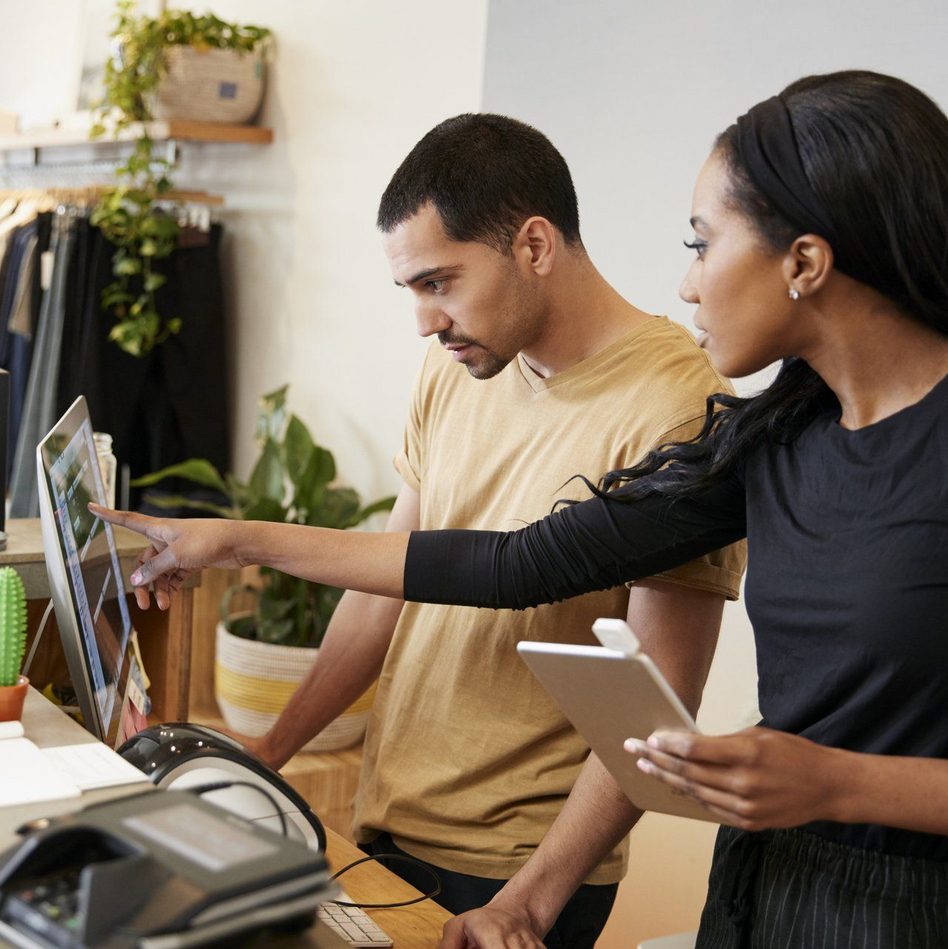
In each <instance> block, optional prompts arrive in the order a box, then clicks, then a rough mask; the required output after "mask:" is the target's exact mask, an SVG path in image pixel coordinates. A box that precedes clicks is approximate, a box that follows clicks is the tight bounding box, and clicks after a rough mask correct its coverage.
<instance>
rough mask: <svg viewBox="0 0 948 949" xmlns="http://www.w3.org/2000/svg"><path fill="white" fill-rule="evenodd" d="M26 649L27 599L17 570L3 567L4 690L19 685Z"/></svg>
mask: <svg viewBox="0 0 948 949" xmlns="http://www.w3.org/2000/svg"><path fill="white" fill-rule="evenodd" d="M25 648H26V595H25V594H24V592H23V581H22V580H21V579H20V575H19V574H18V573H17V572H16V570H14V569H13V567H0V686H9V685H16V684H17V681H18V679H19V677H20V668H21V666H22V665H23V652H24V649H25Z"/></svg>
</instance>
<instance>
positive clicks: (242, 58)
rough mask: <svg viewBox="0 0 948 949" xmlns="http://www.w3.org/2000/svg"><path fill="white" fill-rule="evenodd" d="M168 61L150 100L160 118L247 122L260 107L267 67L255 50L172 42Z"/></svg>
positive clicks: (166, 57) (153, 110) (186, 120)
mask: <svg viewBox="0 0 948 949" xmlns="http://www.w3.org/2000/svg"><path fill="white" fill-rule="evenodd" d="M165 65H166V67H167V74H166V75H165V76H164V77H162V79H161V82H160V83H159V84H158V88H157V90H156V91H155V93H154V94H153V95H151V96H149V97H148V100H147V105H148V109H149V111H150V112H151V114H152V116H153V117H154V118H155V119H158V120H159V121H163V122H170V121H172V120H176V121H179V122H222V123H225V124H227V125H246V124H247V123H248V122H250V121H251V120H252V119H253V118H254V116H255V115H256V114H257V112H258V111H259V109H260V103H261V102H262V101H263V92H264V85H265V82H266V70H265V68H264V62H263V59H262V58H261V57H260V55H259V54H257V53H239V52H237V50H233V49H196V48H195V47H193V46H172V47H169V48H168V49H167V50H165Z"/></svg>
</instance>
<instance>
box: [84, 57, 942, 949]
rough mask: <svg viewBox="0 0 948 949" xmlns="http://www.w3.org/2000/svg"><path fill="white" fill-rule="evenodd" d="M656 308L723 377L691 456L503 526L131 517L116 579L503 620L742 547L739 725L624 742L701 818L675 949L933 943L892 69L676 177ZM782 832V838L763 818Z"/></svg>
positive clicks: (933, 334)
mask: <svg viewBox="0 0 948 949" xmlns="http://www.w3.org/2000/svg"><path fill="white" fill-rule="evenodd" d="M692 224H693V226H694V228H695V234H696V237H695V241H694V242H693V244H691V245H689V246H692V247H693V248H694V249H695V251H696V259H695V261H694V262H693V263H692V265H691V268H690V270H689V271H688V275H687V276H686V278H685V281H684V284H683V286H682V291H681V292H682V296H683V297H684V298H685V299H686V300H688V301H689V302H692V303H695V304H697V305H698V309H697V312H696V314H695V324H696V326H698V327H699V329H700V331H701V333H700V336H699V342H700V344H701V345H702V346H703V347H704V348H705V349H706V350H707V352H708V354H709V356H710V357H711V359H712V361H713V362H714V364H715V367H716V368H717V369H718V370H719V371H720V372H721V373H722V374H724V375H728V376H745V375H748V374H750V373H752V372H755V371H757V370H759V369H762V368H763V367H765V366H767V365H769V364H770V363H772V362H774V361H775V360H778V359H781V360H783V368H782V369H781V371H780V373H779V375H778V377H777V379H776V380H775V382H774V383H773V384H772V385H771V386H770V387H769V388H768V389H766V390H765V391H764V392H763V393H761V394H760V395H758V396H756V397H754V398H750V399H738V398H732V397H727V396H721V397H719V398H718V399H717V400H716V403H715V404H713V405H711V406H710V407H709V415H708V421H707V424H706V426H705V429H704V432H703V433H702V435H701V436H700V437H699V438H698V439H697V440H696V441H695V442H694V443H692V444H688V445H670V446H665V447H664V448H663V449H661V450H660V451H658V452H656V453H653V454H652V455H651V456H649V457H648V458H646V459H645V460H644V461H643V462H642V463H641V464H639V465H638V466H636V467H635V468H633V469H631V470H628V471H617V472H612V473H610V474H609V475H608V476H607V477H606V479H605V482H604V485H603V490H602V491H599V490H596V493H597V496H596V497H595V498H593V499H591V500H589V501H586V502H584V503H581V504H576V505H573V506H570V507H565V508H563V509H561V510H559V511H557V512H556V513H554V514H552V515H551V516H549V517H548V518H546V519H544V520H543V521H540V522H537V523H536V524H532V525H530V526H529V527H527V528H524V529H523V530H520V531H516V532H511V533H501V532H487V531H483V532H481V531H472V532H467V531H437V532H430V533H422V532H418V533H415V534H412V535H411V536H410V538H409V537H408V536H406V535H398V534H385V535H364V534H361V535H360V534H336V533H334V532H329V531H320V533H319V535H318V536H317V535H316V534H314V533H313V531H314V529H311V528H296V527H287V526H285V525H274V524H246V523H244V524H233V523H221V522H208V521H152V520H149V519H145V518H141V517H140V516H138V515H128V514H121V513H108V512H104V511H101V509H96V513H100V514H101V516H103V517H106V518H107V519H109V520H112V521H113V522H116V523H124V524H127V525H128V526H130V527H133V528H136V529H138V530H141V531H142V532H143V533H145V534H146V535H147V536H148V537H149V538H150V539H151V541H152V547H151V548H150V550H149V551H148V552H147V554H146V555H145V556H144V557H143V558H142V565H141V567H140V568H139V569H138V570H137V571H136V574H135V575H133V578H132V579H133V582H134V583H136V584H138V585H139V587H140V588H139V590H138V591H137V595H138V596H139V598H140V600H141V601H142V602H143V603H144V604H147V596H148V594H147V593H146V592H145V590H144V588H143V587H141V585H142V584H145V583H148V582H149V581H151V580H154V579H156V578H157V579H158V581H159V582H158V584H157V586H156V591H157V592H156V595H157V597H158V600H159V605H162V606H166V605H167V601H168V597H169V596H170V595H171V594H173V592H174V591H175V590H176V589H177V586H178V585H179V584H180V582H181V580H182V579H183V577H184V576H185V575H186V574H187V572H189V571H191V570H193V569H199V568H201V567H203V566H207V565H210V564H217V565H228V566H231V565H235V564H243V563H264V564H267V565H269V566H274V567H277V568H279V569H281V570H287V571H289V572H292V573H297V574H299V575H301V576H306V577H308V578H312V579H318V580H320V581H323V582H327V583H332V584H336V585H339V586H346V587H351V588H356V589H361V590H365V591H367V592H372V593H381V594H383V595H390V596H402V595H404V596H405V598H406V599H410V600H411V599H414V600H424V601H431V602H445V603H456V604H469V605H478V606H490V607H495V608H503V607H507V608H511V607H512V608H517V609H519V608H524V607H528V606H532V605H535V604H538V603H542V602H550V601H553V600H558V599H562V598H565V597H568V596H573V595H577V594H579V593H583V592H587V591H589V590H593V589H606V588H609V587H612V586H616V585H618V584H620V583H622V582H624V581H627V580H630V579H636V578H640V577H644V576H649V575H651V574H654V573H657V572H660V571H662V570H665V569H668V568H669V567H671V566H673V565H676V564H679V563H683V562H686V561H688V560H690V559H692V558H694V557H696V556H699V555H701V554H704V553H707V552H708V551H710V550H714V549H716V548H718V547H721V546H724V545H726V544H729V543H731V542H733V541H735V540H737V539H739V538H741V537H743V536H745V535H746V536H747V538H748V558H749V568H748V580H747V587H746V590H747V593H746V596H747V605H748V612H749V614H750V616H751V619H752V621H753V625H754V629H755V636H756V640H757V650H758V668H759V679H760V682H759V693H760V707H761V711H762V713H763V723H762V724H763V725H764V726H765V727H761V728H755V729H749V730H747V731H745V732H743V733H741V734H739V735H734V736H725V737H719V738H711V737H694V736H684V735H674V734H664V735H662V734H659V735H655V736H652V738H651V739H650V740H649V743H648V744H647V745H643V744H642V743H635V742H633V743H631V744H630V746H629V750H630V752H632V753H634V754H636V755H638V756H639V759H640V760H639V766H640V767H641V768H643V770H645V771H647V772H648V773H649V774H652V775H654V776H655V777H656V779H657V780H662V781H665V782H667V783H668V784H670V785H672V786H673V787H676V788H678V789H679V790H680V791H681V792H682V793H685V794H689V795H692V796H693V797H694V798H695V799H696V800H698V801H700V802H701V803H702V804H703V805H704V806H705V807H707V808H708V809H709V810H710V811H711V812H712V813H713V814H714V815H715V816H716V817H717V818H719V819H720V820H721V821H722V822H724V823H725V824H726V825H730V826H724V827H722V828H721V831H720V834H719V837H718V843H717V846H716V848H715V856H714V863H713V868H712V873H711V880H710V891H709V899H708V904H707V906H706V909H705V912H704V915H703V917H702V923H701V932H700V936H699V940H698V945H699V946H700V947H702V949H717V947H725V946H728V947H730V946H755V947H756V946H775V947H776V946H780V947H796V946H799V947H812V946H820V945H826V946H837V945H853V946H892V947H896V946H898V947H900V949H901V947H905V946H916V945H920V946H945V945H948V809H946V808H945V807H943V806H942V801H943V800H944V799H945V798H946V797H948V761H946V760H945V759H946V758H948V678H946V676H945V675H944V673H943V669H944V668H945V665H946V660H948V638H946V637H945V635H944V629H943V626H944V620H943V617H944V616H946V615H948V119H946V117H945V116H944V115H943V114H942V113H941V112H940V111H939V109H938V108H937V107H936V106H935V105H934V103H932V102H931V101H930V100H929V99H928V98H927V97H925V96H924V95H923V94H922V93H921V92H919V91H918V90H917V89H914V88H913V87H911V86H909V85H907V84H906V83H904V82H901V81H899V80H896V79H892V78H889V77H885V76H880V75H877V74H873V73H866V72H847V73H836V74H832V75H827V76H815V77H810V78H807V79H803V80H800V81H799V82H796V83H794V84H793V85H791V86H789V87H788V88H787V89H786V90H784V92H783V93H781V95H780V96H779V97H775V98H774V99H770V100H768V101H766V102H763V103H761V104H759V105H758V106H755V107H754V108H753V109H751V111H750V112H749V113H747V114H746V115H745V116H742V117H741V118H740V119H739V120H738V122H737V124H736V125H735V126H732V127H731V128H729V129H727V130H726V131H725V132H724V133H723V134H722V135H721V137H720V138H719V140H718V142H717V143H716V146H715V149H714V151H713V153H712V155H711V157H710V158H709V160H708V162H707V163H706V165H705V167H704V168H703V169H702V172H701V175H700V177H699V179H698V182H697V185H696V188H695V196H694V208H693V217H692ZM801 827H802V828H803V829H788V828H801Z"/></svg>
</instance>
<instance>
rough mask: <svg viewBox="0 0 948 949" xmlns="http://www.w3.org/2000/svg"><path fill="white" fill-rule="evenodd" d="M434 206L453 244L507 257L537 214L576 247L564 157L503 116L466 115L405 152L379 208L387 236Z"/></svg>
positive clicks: (575, 212)
mask: <svg viewBox="0 0 948 949" xmlns="http://www.w3.org/2000/svg"><path fill="white" fill-rule="evenodd" d="M428 203H431V204H432V205H434V207H435V208H436V209H437V211H438V214H439V215H440V217H441V222H442V224H443V226H444V229H445V232H446V233H447V235H448V237H449V238H451V240H455V241H479V242H480V243H482V244H487V245H489V246H490V247H493V248H494V249H495V250H499V251H501V252H502V253H508V252H509V251H510V247H511V244H512V242H513V238H514V236H515V235H516V233H517V231H518V230H519V229H520V227H521V226H522V225H523V222H524V221H526V220H527V219H528V218H530V217H533V216H535V215H537V216H540V217H545V218H546V219H547V220H548V221H549V222H550V223H551V224H553V225H554V226H555V227H557V228H558V229H559V231H560V232H561V233H562V235H563V238H564V239H565V241H566V243H567V244H581V243H582V242H581V241H580V237H579V210H578V208H577V205H576V191H575V189H574V188H573V179H572V178H571V177H570V173H569V168H568V167H567V165H566V162H565V161H564V160H563V156H562V155H561V154H560V153H559V152H558V151H557V150H556V149H555V148H554V147H553V143H552V142H550V140H549V139H548V138H547V137H546V136H545V135H543V134H542V133H541V132H538V131H537V130H536V129H535V128H533V127H532V126H530V125H527V124H526V123H524V122H518V121H517V120H516V119H511V118H508V117H507V116H505V115H492V114H491V113H479V114H473V113H467V114H465V115H457V116H455V117H454V118H453V119H446V120H445V121H444V122H442V123H441V124H440V125H436V126H435V127H434V128H433V129H432V130H431V131H430V132H429V133H428V134H427V135H425V137H424V138H423V139H422V140H421V141H420V142H419V143H418V144H417V145H416V146H415V147H414V148H413V149H412V150H411V151H410V152H409V153H408V157H407V158H406V159H405V160H404V161H403V162H402V163H401V165H400V166H399V169H398V171H396V172H395V174H394V175H393V176H392V180H391V181H390V182H389V184H388V187H387V188H386V189H385V193H384V194H383V195H382V201H381V203H380V204H379V213H378V220H377V224H378V226H379V228H380V229H381V230H382V231H383V232H384V233H388V232H389V231H391V230H393V229H394V228H395V227H397V226H398V225H399V224H401V223H403V222H404V221H407V220H408V219H409V218H410V217H412V216H413V215H414V214H417V213H418V211H419V210H421V208H422V207H423V206H424V205H426V204H428Z"/></svg>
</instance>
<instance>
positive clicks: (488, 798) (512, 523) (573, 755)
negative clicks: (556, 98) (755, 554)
mask: <svg viewBox="0 0 948 949" xmlns="http://www.w3.org/2000/svg"><path fill="white" fill-rule="evenodd" d="M725 390H726V391H731V390H730V389H729V387H728V385H727V383H726V382H725V381H724V380H723V379H722V378H721V377H720V376H718V375H717V374H716V373H715V372H714V370H713V369H712V368H711V365H710V363H709V362H708V359H707V357H706V356H705V355H704V353H703V352H702V351H701V350H700V349H699V348H698V346H697V345H696V344H695V342H694V340H693V339H692V337H691V335H690V334H689V333H688V332H687V331H686V330H685V329H684V328H683V327H681V326H678V325H676V324H674V323H672V322H670V321H669V320H668V319H666V318H664V317H655V318H653V319H651V320H648V321H647V322H645V323H642V324H639V325H638V326H636V327H635V328H633V329H632V330H630V331H629V332H628V333H627V334H625V335H624V336H622V337H621V338H620V339H618V340H617V341H616V342H614V343H613V344H611V345H610V346H608V347H607V348H606V349H604V350H602V351H601V352H599V353H597V354H596V355H594V356H592V357H590V358H589V359H586V360H584V361H583V362H581V363H579V364H577V365H575V366H573V367H571V368H570V369H568V370H566V371H564V372H561V373H557V374H556V375H554V376H552V377H550V378H549V379H541V378H540V377H539V376H537V375H536V374H535V373H534V372H533V371H532V370H531V369H530V367H529V366H528V365H527V364H526V363H525V362H524V361H523V359H522V358H521V357H518V359H516V360H515V361H514V362H512V363H511V364H510V365H509V366H507V367H506V368H505V369H504V370H503V371H502V372H501V373H499V374H498V375H497V376H495V377H494V378H492V379H488V380H478V379H474V378H472V377H471V376H470V375H469V374H468V372H467V371H466V370H465V369H464V368H463V367H462V366H459V365H457V364H456V363H455V362H454V360H453V359H452V357H451V356H450V355H449V354H447V353H446V352H445V351H444V350H443V349H442V348H441V347H440V346H439V345H438V344H437V343H435V344H433V345H432V346H431V348H430V349H429V350H428V353H427V356H426V358H425V362H424V365H423V366H422V370H421V373H420V376H419V378H418V381H417V384H416V388H415V392H414V396H413V401H412V404H411V410H410V414H409V420H408V424H407V427H406V431H405V444H404V448H403V450H402V451H401V452H400V453H399V454H398V456H397V457H396V459H395V467H396V468H397V469H398V471H399V473H400V474H401V475H402V477H403V478H404V479H405V481H406V483H407V484H409V485H411V486H412V487H413V488H415V489H416V490H417V491H419V493H420V496H421V529H422V530H437V529H441V528H475V529H488V530H511V529H515V528H518V527H522V526H523V525H525V524H528V523H531V522H532V521H535V520H538V519H540V518H542V517H544V516H545V515H547V514H549V513H550V510H551V508H552V507H553V505H554V504H555V502H556V501H557V499H559V498H576V499H580V498H585V497H589V491H588V489H587V488H586V487H585V486H584V485H583V484H582V482H581V481H572V482H570V483H569V484H564V482H566V481H567V480H568V479H569V478H571V477H572V476H573V475H576V474H582V475H585V476H586V477H588V478H589V479H590V480H591V481H594V482H595V481H597V480H598V479H599V478H600V476H601V475H602V474H603V473H605V472H606V471H608V470H610V469H613V468H618V467H628V466H630V465H632V464H634V463H635V462H636V461H638V460H639V459H641V457H642V456H643V455H644V454H645V453H646V451H648V450H649V449H650V448H653V447H655V446H657V445H659V444H662V443H663V442H666V441H669V440H671V439H684V438H690V437H692V436H693V435H694V434H695V433H696V432H697V430H698V429H699V428H700V425H701V422H702V421H703V419H704V416H705V410H706V399H707V397H708V395H710V394H712V393H714V392H721V391H725ZM743 569H744V545H743V544H738V545H735V546H734V547H729V548H726V549H725V550H723V551H718V552H717V553H715V554H712V555H710V556H708V557H704V558H702V559H701V560H699V561H695V562H693V563H689V564H686V565H684V566H682V567H678V568H676V569H675V570H672V571H670V572H669V573H667V574H662V577H663V578H665V579H668V580H671V581H674V582H677V583H683V584H687V585H689V586H694V587H699V588H701V589H705V590H714V591H718V592H720V593H722V594H723V595H724V596H726V597H728V598H729V599H735V598H736V597H737V595H738V589H739V585H740V580H741V574H742V572H743ZM627 606H628V590H627V589H626V588H625V587H620V588H618V589H615V590H610V591H606V592H603V593H593V594H588V595H586V596H582V597H577V598H575V599H572V600H567V601H565V602H562V603H556V604H552V605H544V606H539V607H537V608H535V609H530V610H526V611H519V612H515V611H512V610H499V611H493V610H486V609H473V608H468V607H455V606H434V605H428V604H421V603H406V604H405V607H404V609H403V610H402V614H401V618H400V620H399V622H398V626H397V628H396V630H395V635H394V638H393V640H392V645H391V648H390V649H389V651H388V655H387V657H386V659H385V664H384V666H383V669H382V673H381V677H380V680H379V686H378V692H377V694H376V698H375V704H374V707H373V709H372V715H371V720H370V723H369V729H368V734H367V737H366V744H365V755H364V759H363V765H362V776H361V782H360V786H359V791H358V794H357V796H356V800H355V819H354V824H353V830H354V833H355V836H356V839H357V840H358V841H360V842H367V841H369V840H371V839H373V838H374V837H375V836H376V835H377V834H378V833H379V832H381V831H388V832H389V833H390V834H391V835H392V837H393V839H394V841H395V843H396V844H397V845H398V846H399V847H401V848H402V849H404V850H405V851H407V852H408V853H409V854H412V855H414V856H417V857H419V858H421V859H423V860H427V861H429V862H430V863H432V864H435V865H436V866H440V867H444V868H446V869H448V870H454V871H458V872H461V873H468V874H472V875H474V876H481V877H492V878H495V879H508V878H509V877H511V876H513V874H514V873H516V872H517V870H518V869H519V868H520V867H521V866H522V865H523V864H524V862H525V861H526V860H527V859H528V858H529V856H530V855H531V854H532V853H533V851H534V850H535V848H536V846H537V844H539V842H540V840H541V839H542V838H543V836H544V834H545V833H546V831H547V830H548V829H549V827H550V825H551V824H552V822H553V820H554V818H555V817H556V816H557V814H558V813H559V811H560V809H561V808H562V806H563V803H564V802H565V800H566V797H567V795H568V794H569V792H570V789H571V788H572V786H573V783H574V782H575V780H576V778H577V776H578V774H579V771H580V768H581V767H582V764H583V762H584V760H585V759H586V756H587V755H588V753H589V749H588V747H587V746H586V745H585V743H584V742H583V740H582V739H581V738H580V737H579V735H578V734H577V733H576V732H575V731H574V730H573V728H572V726H571V725H570V724H569V722H568V721H567V719H566V718H565V717H564V716H563V715H562V713H561V712H560V711H559V709H558V708H557V707H556V705H555V704H554V703H553V700H552V699H551V698H550V696H549V695H548V694H547V693H546V691H544V689H543V687H542V686H541V685H540V684H539V682H538V681H537V680H536V679H535V678H534V677H533V675H532V674H531V673H530V671H529V669H528V668H527V667H526V665H525V664H524V663H523V662H522V661H521V660H520V658H519V656H518V655H517V652H516V644H517V642H518V640H521V639H532V640H542V641H545V642H566V643H592V642H595V640H594V638H593V636H592V633H591V631H590V627H591V626H592V623H593V621H594V620H595V619H596V618H597V617H600V616H613V617H623V618H624V617H625V615H626V610H627ZM626 849H627V848H625V847H623V848H620V849H619V850H617V851H616V852H614V853H612V854H611V855H610V856H609V857H608V858H607V859H606V860H605V861H604V863H603V864H601V865H600V867H599V868H598V869H597V870H596V871H595V872H594V873H593V875H592V876H591V877H590V882H593V883H614V882H616V881H618V880H619V879H621V877H622V875H623V874H624V871H625V856H626Z"/></svg>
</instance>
